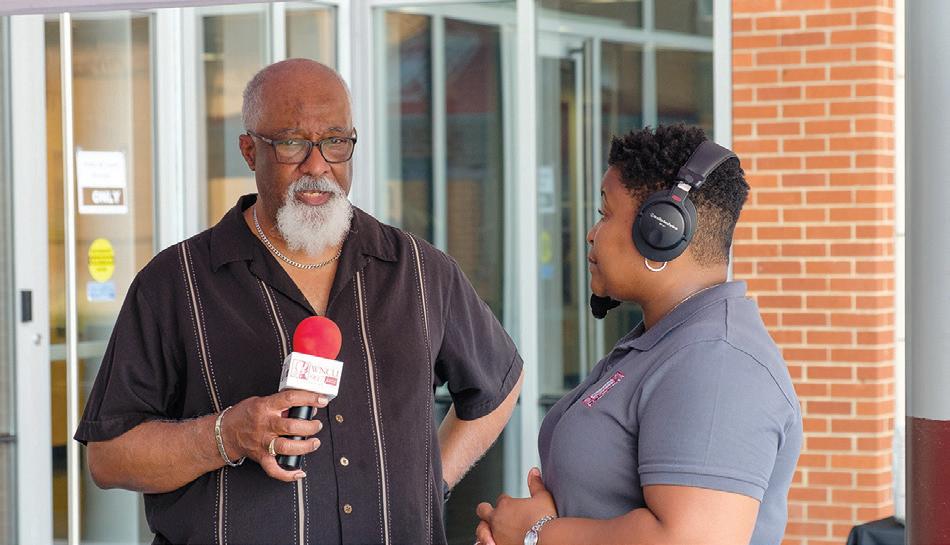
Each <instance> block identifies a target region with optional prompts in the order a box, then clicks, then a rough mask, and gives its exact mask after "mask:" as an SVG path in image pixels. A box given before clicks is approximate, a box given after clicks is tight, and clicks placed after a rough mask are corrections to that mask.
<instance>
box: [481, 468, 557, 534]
mask: <svg viewBox="0 0 950 545" xmlns="http://www.w3.org/2000/svg"><path fill="white" fill-rule="evenodd" d="M528 491H530V492H531V497H530V498H523V499H514V498H512V497H510V496H508V495H507V494H502V495H500V496H498V500H497V501H496V502H495V503H496V506H495V507H494V508H493V507H492V506H491V504H490V503H480V504H478V508H477V509H476V511H475V512H476V514H477V515H478V518H480V519H482V522H481V523H479V525H478V528H477V529H476V531H475V537H476V538H477V539H478V541H479V543H480V544H482V545H520V544H521V543H523V542H524V536H525V533H527V531H528V530H529V529H530V528H531V526H533V525H534V523H536V522H538V521H539V520H541V518H543V517H545V516H548V515H557V507H556V506H555V505H554V498H553V497H552V496H551V493H550V492H548V490H547V488H545V487H544V482H543V481H542V480H541V471H540V470H538V468H531V471H529V472H528Z"/></svg>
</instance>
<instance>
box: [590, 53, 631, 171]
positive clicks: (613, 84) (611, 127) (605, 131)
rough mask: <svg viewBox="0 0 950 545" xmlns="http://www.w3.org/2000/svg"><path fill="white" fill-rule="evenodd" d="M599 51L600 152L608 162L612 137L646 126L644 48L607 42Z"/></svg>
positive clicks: (604, 161)
mask: <svg viewBox="0 0 950 545" xmlns="http://www.w3.org/2000/svg"><path fill="white" fill-rule="evenodd" d="M600 50H601V76H600V82H601V86H600V96H601V104H602V108H603V110H602V114H601V119H602V123H601V130H602V133H601V142H602V144H603V149H602V150H598V151H599V153H600V154H601V155H600V156H601V157H602V158H603V159H602V160H603V164H604V165H606V160H607V155H608V153H609V152H610V140H611V138H613V137H614V136H620V135H622V134H624V133H627V132H629V131H632V130H634V129H639V128H641V127H643V84H642V82H643V48H642V47H641V46H639V45H633V44H618V43H612V42H606V41H605V42H602V43H601V46H600ZM599 183H600V181H599V180H597V181H596V184H599ZM596 184H595V185H596Z"/></svg>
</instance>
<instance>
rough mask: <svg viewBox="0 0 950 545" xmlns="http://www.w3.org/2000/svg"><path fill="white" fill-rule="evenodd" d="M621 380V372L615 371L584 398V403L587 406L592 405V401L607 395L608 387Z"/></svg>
mask: <svg viewBox="0 0 950 545" xmlns="http://www.w3.org/2000/svg"><path fill="white" fill-rule="evenodd" d="M621 380H623V373H621V372H620V371H617V372H616V373H614V376H612V377H610V380H608V381H607V383H606V384H604V385H603V386H601V387H600V388H598V389H597V391H596V392H594V393H592V394H591V395H589V396H587V397H586V398H584V405H587V406H588V407H593V406H594V403H597V402H598V401H600V398H602V397H604V396H605V395H607V392H609V391H610V389H611V388H613V387H614V386H616V385H617V383H618V382H620V381H621Z"/></svg>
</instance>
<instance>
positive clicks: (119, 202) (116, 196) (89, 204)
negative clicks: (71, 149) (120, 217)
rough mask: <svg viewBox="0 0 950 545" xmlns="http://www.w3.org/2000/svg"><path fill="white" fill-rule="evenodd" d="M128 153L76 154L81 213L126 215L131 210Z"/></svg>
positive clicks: (100, 152)
mask: <svg viewBox="0 0 950 545" xmlns="http://www.w3.org/2000/svg"><path fill="white" fill-rule="evenodd" d="M127 178H128V176H127V171H126V165H125V153H123V152H121V151H85V150H77V151H76V182H77V184H78V186H79V194H78V198H79V213H80V214H126V213H128V211H129V205H128V202H127V198H128V183H127Z"/></svg>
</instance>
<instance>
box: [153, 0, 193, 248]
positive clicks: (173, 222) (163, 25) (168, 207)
mask: <svg viewBox="0 0 950 545" xmlns="http://www.w3.org/2000/svg"><path fill="white" fill-rule="evenodd" d="M181 18H182V10H181V9H180V8H176V9H166V10H156V13H155V15H154V16H153V19H152V20H153V22H154V25H155V26H154V28H155V33H154V35H153V36H152V46H151V47H152V62H153V71H154V76H153V79H152V86H153V90H152V92H153V94H154V96H155V102H154V112H155V113H154V119H155V148H156V149H155V163H154V169H155V178H154V182H153V186H154V187H153V191H154V194H155V203H156V207H155V214H154V218H155V219H154V221H155V233H156V236H155V237H154V247H153V250H154V252H155V253H158V252H159V251H160V250H162V249H163V248H167V247H168V246H171V245H172V244H174V243H176V242H178V241H179V240H181V239H182V238H184V237H183V235H184V224H185V215H184V212H185V209H184V207H183V206H182V205H183V204H184V203H185V202H186V199H185V187H184V176H183V175H184V170H183V168H182V165H183V162H184V161H183V156H184V149H183V147H182V135H183V134H186V133H187V132H190V131H186V130H185V125H184V123H183V109H184V104H183V102H182V98H183V97H182V89H183V88H184V80H183V77H182V76H183V71H182V65H181V61H182V59H183V58H184V55H183V47H184V42H183V40H182V20H181ZM157 82H162V84H161V85H158V84H157Z"/></svg>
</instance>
